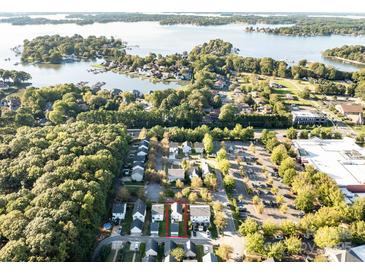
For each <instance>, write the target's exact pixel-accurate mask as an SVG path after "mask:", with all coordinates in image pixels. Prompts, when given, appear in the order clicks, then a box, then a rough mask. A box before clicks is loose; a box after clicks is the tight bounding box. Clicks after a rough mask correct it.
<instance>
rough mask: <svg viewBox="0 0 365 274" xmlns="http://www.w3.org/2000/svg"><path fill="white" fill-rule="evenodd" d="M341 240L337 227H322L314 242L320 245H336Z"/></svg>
mask: <svg viewBox="0 0 365 274" xmlns="http://www.w3.org/2000/svg"><path fill="white" fill-rule="evenodd" d="M340 242H341V237H340V233H339V231H338V229H337V228H336V227H328V226H324V227H320V228H319V229H318V230H317V232H316V234H315V235H314V243H315V244H316V245H317V246H318V247H320V248H325V247H335V246H336V245H338V244H339V243H340Z"/></svg>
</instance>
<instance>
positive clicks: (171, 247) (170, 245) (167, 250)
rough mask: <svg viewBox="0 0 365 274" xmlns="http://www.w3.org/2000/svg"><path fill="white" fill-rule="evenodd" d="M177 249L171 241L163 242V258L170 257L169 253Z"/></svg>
mask: <svg viewBox="0 0 365 274" xmlns="http://www.w3.org/2000/svg"><path fill="white" fill-rule="evenodd" d="M176 247H177V244H176V243H175V242H174V241H173V240H168V241H167V242H165V246H164V255H165V257H166V256H168V255H170V253H171V251H172V250H174V249H175V248H176Z"/></svg>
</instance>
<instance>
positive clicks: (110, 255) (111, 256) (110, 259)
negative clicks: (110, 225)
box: [105, 249, 116, 262]
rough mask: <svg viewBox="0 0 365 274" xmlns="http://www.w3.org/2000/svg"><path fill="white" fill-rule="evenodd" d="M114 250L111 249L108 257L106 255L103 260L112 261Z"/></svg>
mask: <svg viewBox="0 0 365 274" xmlns="http://www.w3.org/2000/svg"><path fill="white" fill-rule="evenodd" d="M115 252H116V250H115V249H112V250H111V251H110V253H109V255H108V257H106V259H105V261H106V262H112V261H113V258H114V255H115Z"/></svg>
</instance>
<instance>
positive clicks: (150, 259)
mask: <svg viewBox="0 0 365 274" xmlns="http://www.w3.org/2000/svg"><path fill="white" fill-rule="evenodd" d="M142 262H143V263H154V262H156V256H146V257H143V258H142Z"/></svg>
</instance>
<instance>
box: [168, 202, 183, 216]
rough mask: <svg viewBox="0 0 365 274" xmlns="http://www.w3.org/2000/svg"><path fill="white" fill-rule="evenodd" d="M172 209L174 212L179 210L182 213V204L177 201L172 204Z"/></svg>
mask: <svg viewBox="0 0 365 274" xmlns="http://www.w3.org/2000/svg"><path fill="white" fill-rule="evenodd" d="M171 210H172V212H177V213H179V214H182V205H181V204H179V203H176V202H175V203H173V204H172V205H171Z"/></svg>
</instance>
